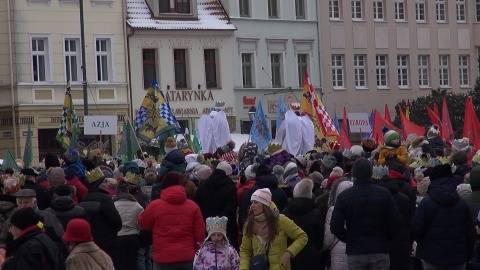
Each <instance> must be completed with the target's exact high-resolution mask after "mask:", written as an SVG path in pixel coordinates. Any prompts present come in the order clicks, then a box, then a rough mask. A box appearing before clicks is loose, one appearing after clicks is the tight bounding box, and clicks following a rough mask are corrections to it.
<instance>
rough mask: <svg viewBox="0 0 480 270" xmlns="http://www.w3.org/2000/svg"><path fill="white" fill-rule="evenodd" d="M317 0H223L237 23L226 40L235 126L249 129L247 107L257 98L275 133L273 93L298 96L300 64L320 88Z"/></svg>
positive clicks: (294, 99)
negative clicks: (230, 59) (228, 44)
mask: <svg viewBox="0 0 480 270" xmlns="http://www.w3.org/2000/svg"><path fill="white" fill-rule="evenodd" d="M318 2H321V1H317V0H268V1H256V0H239V1H227V0H225V1H224V0H222V3H223V5H224V7H225V9H226V10H227V12H228V14H229V16H230V19H231V21H232V23H233V24H234V25H235V26H236V27H237V29H238V30H237V31H235V33H234V38H233V39H232V40H231V48H232V52H231V55H232V56H231V57H232V61H233V63H234V65H233V67H232V71H233V84H234V88H235V107H236V108H237V111H236V112H237V131H238V132H241V133H249V132H250V125H251V121H250V119H249V115H248V111H249V110H250V109H251V108H252V106H257V104H258V101H261V102H262V108H263V111H264V113H265V115H266V117H267V121H268V123H269V126H270V128H271V131H272V133H273V134H275V130H276V128H277V127H276V123H275V122H276V120H275V119H276V109H277V107H276V106H277V104H278V97H279V96H280V97H281V98H282V99H283V100H284V102H285V103H286V104H287V105H289V104H290V103H293V102H300V101H301V96H302V88H303V71H304V70H307V71H308V73H309V75H310V79H311V81H312V83H313V85H314V87H315V88H316V89H317V91H318V92H319V93H320V81H321V75H320V74H321V71H320V64H319V29H318V26H317V18H318V17H317V10H318V7H317V4H318Z"/></svg>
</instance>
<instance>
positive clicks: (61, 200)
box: [45, 185, 89, 231]
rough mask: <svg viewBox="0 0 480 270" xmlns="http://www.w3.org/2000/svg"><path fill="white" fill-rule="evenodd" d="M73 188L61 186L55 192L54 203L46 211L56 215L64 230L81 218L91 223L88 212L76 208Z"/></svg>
mask: <svg viewBox="0 0 480 270" xmlns="http://www.w3.org/2000/svg"><path fill="white" fill-rule="evenodd" d="M72 195H73V194H72V187H71V186H68V185H59V186H57V187H55V189H54V190H53V201H52V203H51V205H50V207H49V208H47V209H45V211H47V212H50V213H52V214H54V215H55V216H56V217H57V218H58V220H60V222H61V223H62V227H63V230H64V231H65V230H66V229H67V224H68V222H69V221H70V220H72V219H75V218H81V219H84V220H86V221H89V219H88V216H87V212H85V209H83V208H82V207H80V206H76V205H75V202H74V201H73V198H72Z"/></svg>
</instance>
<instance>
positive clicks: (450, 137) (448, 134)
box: [442, 98, 455, 140]
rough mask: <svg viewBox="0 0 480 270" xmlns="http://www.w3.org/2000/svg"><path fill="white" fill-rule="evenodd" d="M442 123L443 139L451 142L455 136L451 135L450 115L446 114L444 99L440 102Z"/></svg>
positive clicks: (445, 100)
mask: <svg viewBox="0 0 480 270" xmlns="http://www.w3.org/2000/svg"><path fill="white" fill-rule="evenodd" d="M442 123H443V126H444V128H445V139H446V140H453V139H454V136H455V134H454V133H453V128H452V122H451V121H450V114H449V113H448V108H447V99H446V98H443V102H442ZM442 138H443V136H442Z"/></svg>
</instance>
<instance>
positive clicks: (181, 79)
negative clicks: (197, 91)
mask: <svg viewBox="0 0 480 270" xmlns="http://www.w3.org/2000/svg"><path fill="white" fill-rule="evenodd" d="M173 64H174V66H175V87H176V88H177V89H179V88H180V89H182V88H183V89H185V88H188V81H187V50H186V49H175V50H173Z"/></svg>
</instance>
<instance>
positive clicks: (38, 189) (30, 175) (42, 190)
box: [20, 168, 52, 210]
mask: <svg viewBox="0 0 480 270" xmlns="http://www.w3.org/2000/svg"><path fill="white" fill-rule="evenodd" d="M20 173H21V174H23V175H25V184H24V185H23V187H22V189H24V188H27V189H33V190H35V193H36V194H37V197H36V198H37V206H38V209H39V210H45V209H47V208H48V207H50V202H51V201H52V197H51V196H50V193H49V192H48V190H47V188H46V187H44V186H41V185H39V184H37V183H36V182H35V177H37V176H38V174H37V173H36V172H35V171H34V170H33V169H32V168H26V169H22V170H21V171H20Z"/></svg>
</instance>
